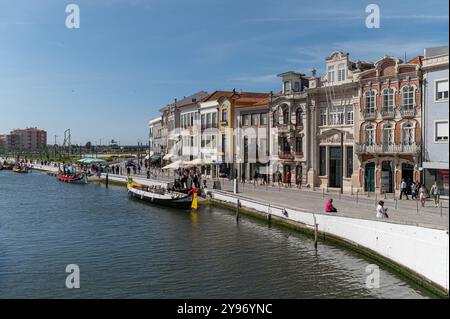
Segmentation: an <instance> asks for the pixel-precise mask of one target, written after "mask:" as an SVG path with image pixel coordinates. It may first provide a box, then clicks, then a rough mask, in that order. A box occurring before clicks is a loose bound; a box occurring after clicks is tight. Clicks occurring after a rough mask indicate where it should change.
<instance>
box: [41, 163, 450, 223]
mask: <svg viewBox="0 0 450 319" xmlns="http://www.w3.org/2000/svg"><path fill="white" fill-rule="evenodd" d="M35 168H37V169H43V170H55V168H54V167H40V166H39V165H35ZM56 170H57V168H56ZM109 176H110V177H111V178H112V179H119V180H120V179H122V180H123V181H125V180H126V179H125V178H126V176H124V175H122V176H120V175H115V174H109ZM132 176H133V177H134V178H139V182H141V183H145V176H144V174H141V175H132ZM151 180H154V181H161V182H172V181H173V177H172V176H169V175H167V174H166V175H153V174H152V178H151ZM220 185H221V190H215V189H213V181H212V180H211V179H208V180H207V187H208V189H209V190H211V191H221V192H227V193H232V192H233V182H232V181H231V180H228V179H222V178H221V179H220ZM238 195H239V196H242V197H245V198H248V199H252V200H255V201H259V202H261V203H270V204H271V205H273V206H279V207H284V208H287V209H289V208H290V209H297V210H302V211H305V212H311V213H312V212H314V213H324V206H325V203H326V201H327V200H328V199H329V198H333V204H334V206H335V207H336V208H337V209H338V213H332V214H335V215H337V216H345V217H351V218H361V219H369V220H377V218H376V217H375V215H376V203H377V202H378V201H379V200H383V201H384V202H385V207H387V208H389V210H388V214H389V217H390V218H389V219H383V221H385V222H393V223H401V224H406V225H415V226H422V227H429V228H436V229H448V225H449V204H448V200H445V201H444V200H443V201H441V202H442V208H440V207H439V208H435V207H434V206H433V202H432V201H431V200H428V201H427V202H426V205H425V207H424V208H423V207H420V203H418V202H417V201H415V200H411V199H410V200H406V199H403V200H398V199H393V198H384V196H382V195H375V194H373V193H372V194H369V196H368V195H367V194H356V193H355V194H353V195H350V194H343V195H340V194H339V193H336V192H335V193H332V192H326V191H325V190H322V189H316V190H315V191H313V190H310V189H297V188H295V187H292V188H286V187H278V186H271V185H256V186H255V185H254V184H242V183H239V189H238ZM410 198H411V197H410ZM378 220H379V219H378Z"/></svg>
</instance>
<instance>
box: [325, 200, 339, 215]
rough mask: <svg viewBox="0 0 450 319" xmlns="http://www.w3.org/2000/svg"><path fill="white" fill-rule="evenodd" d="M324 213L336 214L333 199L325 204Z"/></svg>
mask: <svg viewBox="0 0 450 319" xmlns="http://www.w3.org/2000/svg"><path fill="white" fill-rule="evenodd" d="M325 212H326V213H336V212H337V209H336V208H335V207H334V206H333V199H332V198H330V199H329V200H328V202H327V203H326V204H325Z"/></svg>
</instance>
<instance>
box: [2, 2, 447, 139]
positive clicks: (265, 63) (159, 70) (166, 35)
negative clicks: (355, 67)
mask: <svg viewBox="0 0 450 319" xmlns="http://www.w3.org/2000/svg"><path fill="white" fill-rule="evenodd" d="M69 3H76V4H78V5H79V7H80V10H81V28H80V29H72V30H69V29H67V28H66V27H65V20H66V16H67V14H66V13H65V7H66V5H67V4H69ZM369 3H376V4H378V5H379V7H380V10H381V28H380V29H367V28H366V27H365V19H366V16H367V13H366V12H365V7H366V6H367V5H368V4H369ZM448 22H449V21H448V3H447V1H442V0H439V1H436V0H428V1H426V2H423V1H392V0H391V1H359V0H352V1H322V0H317V1H300V0H240V1H237V0H148V1H145V0H72V1H61V0H40V1H30V0H27V1H24V0H15V1H8V0H0V37H1V42H0V133H7V132H9V131H10V130H12V129H14V128H19V127H26V126H33V127H34V126H38V127H41V128H44V129H46V130H47V131H48V135H49V142H51V143H53V142H54V137H53V136H54V135H55V134H56V135H58V136H59V138H58V141H59V142H62V135H63V132H64V130H65V129H67V128H71V131H72V141H73V142H75V143H86V142H87V141H92V142H93V143H96V142H97V143H99V142H100V139H101V140H102V142H104V141H106V140H110V139H112V138H114V139H116V140H119V141H120V143H121V144H136V143H137V140H138V139H141V140H142V141H145V140H146V136H147V122H148V120H149V119H150V118H152V117H154V116H156V115H158V109H159V108H160V107H161V106H163V105H166V104H167V103H169V102H171V101H173V99H174V98H175V97H178V98H182V97H183V96H187V95H190V94H192V93H194V92H196V91H199V90H206V91H209V92H212V91H214V90H216V89H223V90H231V89H233V88H236V89H238V90H240V89H242V90H247V91H262V92H264V91H265V92H269V91H271V90H273V91H278V90H279V88H280V83H279V81H278V79H277V78H276V76H275V75H276V74H279V73H281V72H284V71H288V70H294V71H300V72H303V73H307V74H309V71H310V70H311V69H312V68H316V69H317V70H319V73H323V68H324V65H323V62H324V59H325V57H326V56H327V55H329V54H330V53H331V52H332V51H334V50H343V51H347V52H349V53H350V58H351V59H355V60H356V59H362V60H371V61H376V60H377V59H379V58H381V57H382V56H383V55H385V54H389V55H396V56H399V57H400V58H403V57H404V55H405V52H406V56H407V58H412V57H414V56H415V55H417V54H423V48H424V47H430V46H440V45H448Z"/></svg>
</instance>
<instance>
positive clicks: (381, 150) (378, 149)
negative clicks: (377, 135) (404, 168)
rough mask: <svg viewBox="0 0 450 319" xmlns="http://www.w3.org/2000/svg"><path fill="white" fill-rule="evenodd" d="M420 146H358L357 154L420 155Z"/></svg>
mask: <svg viewBox="0 0 450 319" xmlns="http://www.w3.org/2000/svg"><path fill="white" fill-rule="evenodd" d="M420 149H421V148H420V144H412V145H403V144H392V145H384V144H374V145H366V144H356V148H355V152H356V153H357V154H395V153H401V154H418V153H420Z"/></svg>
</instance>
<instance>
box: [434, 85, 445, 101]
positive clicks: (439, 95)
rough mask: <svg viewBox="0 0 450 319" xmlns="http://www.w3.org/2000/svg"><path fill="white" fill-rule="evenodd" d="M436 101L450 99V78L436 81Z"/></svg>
mask: <svg viewBox="0 0 450 319" xmlns="http://www.w3.org/2000/svg"><path fill="white" fill-rule="evenodd" d="M435 83H436V85H435V87H436V97H435V100H436V101H445V100H448V80H441V81H436V82H435Z"/></svg>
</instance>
